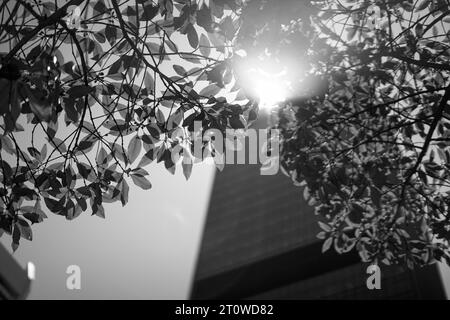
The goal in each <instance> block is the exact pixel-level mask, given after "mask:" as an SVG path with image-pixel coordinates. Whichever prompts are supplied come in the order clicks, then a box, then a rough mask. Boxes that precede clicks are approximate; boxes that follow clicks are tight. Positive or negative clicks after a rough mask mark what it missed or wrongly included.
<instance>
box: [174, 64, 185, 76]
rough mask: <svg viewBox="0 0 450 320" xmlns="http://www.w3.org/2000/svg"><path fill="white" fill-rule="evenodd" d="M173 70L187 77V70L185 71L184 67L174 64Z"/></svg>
mask: <svg viewBox="0 0 450 320" xmlns="http://www.w3.org/2000/svg"><path fill="white" fill-rule="evenodd" d="M173 70H175V72H176V73H178V74H179V75H180V76H182V77H185V76H186V75H187V72H186V69H184V68H183V67H182V66H180V65H177V64H174V65H173Z"/></svg>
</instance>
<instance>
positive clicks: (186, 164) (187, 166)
mask: <svg viewBox="0 0 450 320" xmlns="http://www.w3.org/2000/svg"><path fill="white" fill-rule="evenodd" d="M182 167H183V175H184V177H185V178H186V180H189V178H190V176H191V173H192V167H193V162H192V159H189V160H187V158H186V157H183V162H182Z"/></svg>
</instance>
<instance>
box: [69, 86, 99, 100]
mask: <svg viewBox="0 0 450 320" xmlns="http://www.w3.org/2000/svg"><path fill="white" fill-rule="evenodd" d="M93 89H94V88H92V87H90V86H86V85H81V86H75V87H72V88H70V89H69V90H68V91H67V94H68V95H69V96H71V97H72V98H75V99H76V98H80V97H84V96H85V95H87V94H89V93H90V92H91V91H92V90H93Z"/></svg>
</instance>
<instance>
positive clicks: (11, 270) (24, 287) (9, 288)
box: [0, 244, 33, 300]
mask: <svg viewBox="0 0 450 320" xmlns="http://www.w3.org/2000/svg"><path fill="white" fill-rule="evenodd" d="M32 267H33V265H32V264H29V266H28V268H32ZM31 273H32V271H31ZM30 286H31V279H30V270H29V269H28V270H24V269H22V267H21V266H20V265H19V264H18V263H17V261H16V260H15V259H14V258H13V256H12V255H11V254H10V253H9V252H8V251H7V250H6V249H5V248H4V247H3V246H2V244H0V300H12V299H25V298H26V297H27V295H28V293H29V291H30Z"/></svg>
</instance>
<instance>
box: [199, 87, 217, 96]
mask: <svg viewBox="0 0 450 320" xmlns="http://www.w3.org/2000/svg"><path fill="white" fill-rule="evenodd" d="M220 90H221V89H220V88H219V87H218V86H217V85H215V84H210V85H208V86H206V87H205V88H203V89H202V90H200V92H199V93H198V94H199V95H201V96H205V97H210V96H215V95H216V94H217V93H219V91H220Z"/></svg>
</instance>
